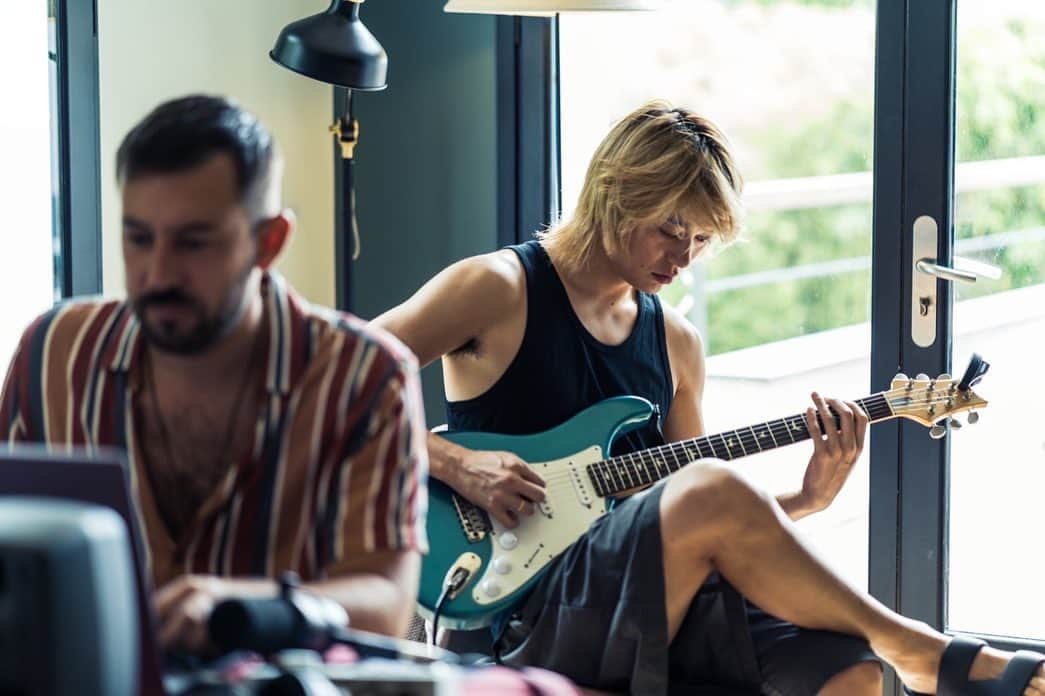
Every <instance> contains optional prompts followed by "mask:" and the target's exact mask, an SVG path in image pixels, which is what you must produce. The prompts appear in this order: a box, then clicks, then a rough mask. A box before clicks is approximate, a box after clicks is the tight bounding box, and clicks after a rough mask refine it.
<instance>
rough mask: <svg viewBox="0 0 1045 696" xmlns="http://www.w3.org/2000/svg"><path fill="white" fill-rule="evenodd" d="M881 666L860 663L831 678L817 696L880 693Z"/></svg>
mask: <svg viewBox="0 0 1045 696" xmlns="http://www.w3.org/2000/svg"><path fill="white" fill-rule="evenodd" d="M883 681H884V680H883V677H882V666H881V665H880V664H878V663H877V662H860V663H859V664H855V665H853V666H852V667H849V668H847V669H845V670H843V671H841V672H839V673H838V674H836V675H835V676H833V677H831V678H830V679H829V680H828V681H827V683H826V684H824V686H823V688H822V689H820V692H819V696H842V695H848V696H858V695H862V694H880V693H882V683H883Z"/></svg>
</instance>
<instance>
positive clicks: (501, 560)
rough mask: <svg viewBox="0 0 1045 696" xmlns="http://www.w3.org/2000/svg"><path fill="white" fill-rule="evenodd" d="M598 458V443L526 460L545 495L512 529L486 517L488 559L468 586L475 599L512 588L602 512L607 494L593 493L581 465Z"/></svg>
mask: <svg viewBox="0 0 1045 696" xmlns="http://www.w3.org/2000/svg"><path fill="white" fill-rule="evenodd" d="M602 458H603V456H602V448H601V447H598V446H592V447H589V448H587V449H584V450H581V451H580V452H577V453H576V454H573V455H570V456H568V457H565V458H563V459H557V460H555V461H550V462H543V463H531V464H530V466H532V467H533V468H534V470H535V471H536V472H537V473H538V474H540V476H541V478H543V479H544V481H545V500H544V502H543V503H541V505H540V506H539V507H538V509H537V511H536V512H535V513H534V514H533V515H530V516H524V519H523V520H522V521H521V522H520V524H519V526H517V527H516V528H515V529H506V528H505V527H504V526H502V525H501V524H500V523H498V522H497V521H496V520H493V519H492V518H491V522H492V525H493V531H492V532H491V533H490V536H491V537H492V538H491V544H492V553H491V556H490V562H489V563H488V564H487V565H486V567H485V568H483V570H482V575H480V576H479V581H478V582H477V583H475V584H474V585H473V589H472V597H473V599H474V600H475V602H476V603H477V604H480V605H486V604H492V603H494V602H497V601H499V600H501V599H503V598H504V597H505V596H507V595H511V594H512V593H513V592H516V591H517V590H518V589H519V588H521V587H522V586H523V585H524V584H525V583H526V582H527V581H528V580H530V579H531V578H532V577H533V576H534V575H536V574H537V573H539V572H540V571H541V569H543V568H544V567H545V566H546V565H548V563H550V562H551V561H552V560H553V559H554V558H555V557H556V556H558V555H559V554H560V553H562V552H563V551H565V550H566V547H567V546H569V545H570V544H572V543H573V542H574V541H576V540H577V539H578V538H579V537H580V536H581V535H582V534H584V533H585V532H586V531H588V527H590V526H591V524H592V522H594V521H595V520H596V519H598V518H599V517H601V516H602V515H604V514H605V513H606V499H605V498H601V497H599V496H597V495H596V494H595V491H594V489H593V488H592V485H591V480H590V479H589V478H588V474H587V472H586V471H585V466H587V465H588V464H591V463H592V462H597V461H601V460H602Z"/></svg>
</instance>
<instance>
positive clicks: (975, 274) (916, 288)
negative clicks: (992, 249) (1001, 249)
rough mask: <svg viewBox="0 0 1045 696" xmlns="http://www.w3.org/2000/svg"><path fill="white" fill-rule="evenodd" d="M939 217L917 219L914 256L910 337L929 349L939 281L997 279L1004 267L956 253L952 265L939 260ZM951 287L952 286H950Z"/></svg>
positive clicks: (964, 281) (915, 222)
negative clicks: (937, 221) (937, 218)
mask: <svg viewBox="0 0 1045 696" xmlns="http://www.w3.org/2000/svg"><path fill="white" fill-rule="evenodd" d="M938 231H939V230H938V226H937V224H936V220H935V219H934V218H932V217H930V216H928V215H922V216H920V217H918V219H916V220H915V221H914V244H913V245H912V250H913V253H912V257H913V258H912V259H911V340H912V341H914V343H915V345H917V346H920V347H922V348H928V347H929V346H931V345H932V344H933V343H935V342H936V307H937V306H939V300H938V298H937V297H936V292H937V282H936V281H937V280H948V281H959V282H963V283H975V282H976V281H977V280H978V279H980V278H991V279H997V278H1000V277H1001V269H1000V268H998V267H997V266H992V265H990V264H988V263H983V262H981V261H975V260H973V259H966V258H962V257H960V256H955V257H954V260H953V266H946V265H944V264H941V263H938V262H937V258H936V253H937V249H938V248H939V246H938V245H939V239H938ZM948 290H949V288H948Z"/></svg>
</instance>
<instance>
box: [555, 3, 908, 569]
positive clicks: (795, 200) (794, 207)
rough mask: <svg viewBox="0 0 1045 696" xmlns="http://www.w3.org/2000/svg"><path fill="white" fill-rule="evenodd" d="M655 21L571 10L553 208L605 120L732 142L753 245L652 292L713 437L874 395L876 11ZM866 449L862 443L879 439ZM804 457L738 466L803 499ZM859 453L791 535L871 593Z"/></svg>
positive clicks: (731, 10) (565, 18) (681, 14)
mask: <svg viewBox="0 0 1045 696" xmlns="http://www.w3.org/2000/svg"><path fill="white" fill-rule="evenodd" d="M666 5H667V7H666V8H665V9H663V10H662V11H660V12H648V13H623V12H613V13H601V14H600V13H576V14H569V13H564V14H563V15H561V16H560V19H559V26H558V39H559V41H558V44H559V98H560V124H559V126H560V131H559V132H560V137H561V158H562V161H561V181H562V209H563V210H564V211H565V213H566V214H567V215H568V214H569V211H570V210H571V209H572V208H573V206H574V205H575V202H576V197H577V193H578V190H579V188H580V184H581V181H582V179H583V176H584V172H585V169H586V167H587V163H588V159H589V158H590V157H591V154H592V152H593V151H594V149H595V147H596V145H597V144H598V142H599V141H600V140H601V138H602V137H603V136H604V135H605V134H606V132H607V131H608V130H609V127H610V126H611V125H612V123H613V122H614V121H615V120H617V119H619V118H620V117H622V116H624V115H625V114H627V113H628V112H630V111H631V110H632V109H635V108H637V107H638V106H640V105H641V104H642V103H644V102H645V101H647V100H649V99H654V98H662V99H667V100H669V101H671V102H672V103H673V104H675V105H676V106H685V107H687V108H690V109H693V110H695V111H697V112H698V113H701V114H702V115H704V116H706V117H708V118H710V119H711V120H712V121H714V122H715V123H716V124H717V125H718V126H719V127H720V128H722V129H723V130H724V132H725V133H726V135H727V137H728V138H729V139H730V141H731V143H732V146H733V148H734V151H735V154H736V157H737V159H738V162H739V166H740V169H741V172H742V175H743V176H744V179H745V182H746V184H745V190H744V203H745V207H746V208H747V210H748V220H747V232H746V235H745V237H746V241H744V242H742V243H738V244H736V245H734V246H733V247H731V248H728V249H723V250H720V251H718V252H717V253H714V254H712V255H711V256H710V257H709V258H705V259H703V260H700V261H697V262H695V263H694V264H692V265H691V266H690V268H689V269H688V271H687V272H685V273H683V274H680V277H679V279H678V280H677V281H676V282H675V283H674V284H673V285H671V286H670V287H668V288H665V289H664V290H663V291H662V293H661V299H662V301H664V302H668V303H671V304H672V305H674V306H675V307H676V308H678V309H679V310H681V311H682V312H683V313H685V314H686V315H687V316H688V317H689V319H690V320H691V321H692V322H693V323H694V324H695V325H696V326H697V327H698V328H699V329H700V331H701V334H702V336H703V338H704V343H705V348H706V350H707V352H708V355H709V358H708V362H707V387H706V390H705V397H704V409H705V423H706V426H707V428H708V431H709V433H715V432H721V431H724V430H732V429H735V428H738V427H742V426H746V425H749V424H752V423H758V422H762V421H766V420H769V419H775V418H781V417H785V416H791V415H794V414H797V413H800V412H802V411H804V410H805V408H806V406H807V405H808V404H809V403H810V400H809V394H810V392H811V391H813V390H819V391H820V392H821V393H824V394H830V395H834V396H839V397H841V398H847V399H855V398H860V397H864V396H866V395H868V394H869V393H871V392H872V391H879V390H882V389H885V388H887V384H888V383H879V384H873V385H872V384H869V379H868V375H869V374H870V354H871V342H870V309H871V282H870V281H871V225H872V206H871V195H872V167H873V161H872V149H873V142H874V139H873V135H874V131H873V116H874V55H875V45H874V42H875V39H874V37H875V3H874V1H873V0H703V1H702V2H699V3H698V2H693V0H675V1H674V2H668V3H666ZM873 437H874V435H873V433H872V438H873ZM809 454H810V448H809V445H808V443H806V444H805V446H802V445H797V446H795V447H787V448H782V449H780V450H776V451H773V452H768V453H764V454H758V455H755V456H752V457H749V458H745V459H741V460H737V461H735V462H734V465H735V466H737V467H738V468H743V470H744V471H746V472H748V473H750V474H752V475H753V476H754V477H755V478H756V479H758V480H759V481H760V482H761V483H762V484H763V485H765V486H766V487H767V488H768V489H770V490H772V491H774V492H784V491H791V490H796V489H798V488H799V487H800V486H801V482H802V474H803V471H804V468H805V466H806V463H807V461H808V458H809ZM868 482H869V478H868V466H867V462H866V456H865V458H864V461H861V462H860V463H858V465H857V468H856V469H855V471H854V473H853V475H852V479H851V480H850V481H849V483H848V484H847V486H846V488H845V489H844V490H843V492H842V494H841V495H840V496H839V498H838V499H837V500H836V501H835V503H834V505H832V506H831V508H829V509H828V510H827V511H825V512H823V513H820V514H818V515H813V516H811V517H809V518H806V519H805V520H803V521H802V522H800V525H801V526H802V527H804V528H805V529H806V531H807V532H808V533H809V537H810V538H811V540H812V541H813V543H814V544H816V545H818V546H819V547H820V549H821V550H822V551H823V553H824V554H825V555H826V556H827V557H828V558H830V559H831V560H832V563H833V564H834V565H835V567H836V568H837V569H838V570H839V571H841V572H842V573H843V574H844V575H845V576H846V577H847V578H848V579H849V580H850V581H851V582H852V583H853V584H855V585H858V586H860V587H866V586H867V576H868V561H867V558H868V553H867V551H868V544H867V539H868Z"/></svg>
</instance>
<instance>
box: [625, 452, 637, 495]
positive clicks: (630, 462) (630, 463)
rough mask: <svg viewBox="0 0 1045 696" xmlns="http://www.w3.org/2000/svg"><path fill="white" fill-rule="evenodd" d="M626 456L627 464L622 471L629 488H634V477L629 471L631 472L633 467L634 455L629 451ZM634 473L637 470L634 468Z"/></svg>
mask: <svg viewBox="0 0 1045 696" xmlns="http://www.w3.org/2000/svg"><path fill="white" fill-rule="evenodd" d="M627 458H628V464H627V466H625V467H624V473H625V475H627V477H628V487H629V488H634V487H635V479H633V478H632V477H631V472H632V470H633V469H635V455H634V454H632V453H631V452H629V453H628V454H627ZM635 473H636V474H637V473H638V471H637V470H636V471H635Z"/></svg>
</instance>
